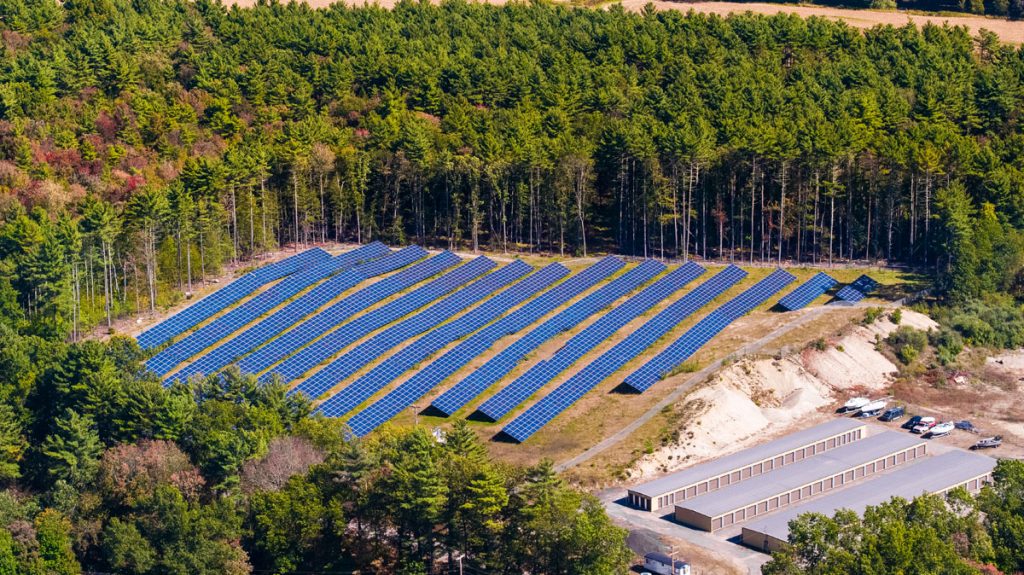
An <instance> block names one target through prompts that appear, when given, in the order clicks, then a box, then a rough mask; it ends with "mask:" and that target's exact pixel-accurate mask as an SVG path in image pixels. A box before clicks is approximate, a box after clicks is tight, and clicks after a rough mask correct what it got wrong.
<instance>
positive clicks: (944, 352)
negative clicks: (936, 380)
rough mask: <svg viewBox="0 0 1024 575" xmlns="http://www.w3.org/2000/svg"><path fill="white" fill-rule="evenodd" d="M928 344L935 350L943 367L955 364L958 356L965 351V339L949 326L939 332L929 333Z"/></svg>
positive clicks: (943, 327)
mask: <svg viewBox="0 0 1024 575" xmlns="http://www.w3.org/2000/svg"><path fill="white" fill-rule="evenodd" d="M928 343H930V344H931V345H932V347H934V348H935V353H936V355H937V356H938V358H939V362H941V363H942V365H949V364H951V363H953V362H955V361H956V358H957V356H959V355H960V352H961V351H963V350H964V338H962V337H960V334H959V333H957V332H955V331H953V329H952V328H949V327H947V326H941V327H940V328H939V329H937V330H932V331H930V332H928Z"/></svg>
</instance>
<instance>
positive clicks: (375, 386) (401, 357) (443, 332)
mask: <svg viewBox="0 0 1024 575" xmlns="http://www.w3.org/2000/svg"><path fill="white" fill-rule="evenodd" d="M568 273H569V270H567V269H566V268H565V267H564V266H562V265H559V264H551V265H549V266H546V267H544V268H543V269H541V270H540V271H538V272H537V273H535V274H533V275H531V276H529V277H527V278H526V279H524V280H523V281H521V282H519V283H516V284H514V285H511V286H509V287H508V289H506V290H504V291H502V292H501V293H499V294H498V295H496V296H494V297H492V298H490V299H488V300H487V301H485V302H483V303H482V304H481V305H479V306H478V307H476V308H474V309H472V310H470V311H469V312H467V313H466V314H465V315H463V316H461V317H459V318H458V319H455V320H453V321H451V322H449V323H447V324H445V325H442V326H440V327H438V328H437V329H435V330H433V331H431V332H429V333H427V334H426V335H424V336H423V337H421V338H419V339H418V340H416V341H415V342H413V343H412V344H409V345H408V346H406V347H404V348H403V349H401V350H400V351H399V352H398V353H397V354H395V355H393V356H391V357H389V358H388V359H387V360H386V361H384V362H382V363H380V364H378V365H377V366H376V367H374V368H373V369H372V370H370V371H369V372H368V373H366V374H365V375H363V376H362V377H360V378H359V379H357V380H356V381H354V382H353V383H352V384H350V385H348V386H347V387H345V388H344V389H342V390H341V391H340V392H338V393H336V394H334V395H333V396H332V397H330V398H328V399H327V400H326V401H325V402H323V403H322V404H320V406H319V407H318V408H317V411H319V412H320V413H323V414H324V415H326V416H328V417H340V416H342V415H344V414H346V413H348V412H349V411H351V410H352V409H353V408H354V407H356V406H357V405H359V404H360V403H362V402H364V401H366V400H367V399H369V398H370V397H371V396H372V395H373V394H374V393H376V392H377V391H379V390H380V389H382V388H383V387H384V386H386V385H388V384H389V383H391V382H392V381H394V380H395V378H397V377H398V376H400V375H401V374H403V373H405V372H406V371H408V370H409V369H411V368H412V367H414V366H415V365H416V364H417V363H419V362H421V361H423V360H425V359H427V358H428V357H430V356H431V355H433V354H434V353H436V352H438V351H440V350H441V349H443V348H444V347H445V346H447V345H448V344H450V343H452V342H454V341H457V340H459V339H461V338H463V337H465V336H467V335H469V334H471V333H473V332H474V331H476V330H478V329H480V328H481V327H483V326H485V325H487V324H488V323H490V322H492V321H494V320H495V319H497V318H498V317H500V316H502V315H504V314H505V313H507V312H508V310H509V309H511V308H513V307H515V306H517V305H519V304H520V303H523V302H524V301H527V300H529V299H530V298H532V297H534V296H535V295H536V294H537V293H538V292H540V291H541V290H544V289H546V288H547V287H548V286H550V285H551V284H553V283H554V282H556V281H558V280H560V279H562V278H563V277H565V276H566V275H567V274H568ZM506 285H507V282H506Z"/></svg>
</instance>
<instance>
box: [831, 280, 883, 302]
mask: <svg viewBox="0 0 1024 575" xmlns="http://www.w3.org/2000/svg"><path fill="white" fill-rule="evenodd" d="M876 289H878V282H876V281H875V280H873V279H871V278H870V277H868V276H866V275H862V276H860V277H859V278H857V279H855V280H853V283H852V284H850V285H848V286H846V287H844V288H843V289H841V290H839V292H838V293H836V299H839V300H843V301H849V302H858V301H860V300H862V299H864V296H866V295H868V294H870V293H871V292H873V291H875V290H876Z"/></svg>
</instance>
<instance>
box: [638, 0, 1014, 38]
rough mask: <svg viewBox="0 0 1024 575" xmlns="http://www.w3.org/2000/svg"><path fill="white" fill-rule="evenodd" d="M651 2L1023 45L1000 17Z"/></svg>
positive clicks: (674, 7)
mask: <svg viewBox="0 0 1024 575" xmlns="http://www.w3.org/2000/svg"><path fill="white" fill-rule="evenodd" d="M648 2H649V0H623V1H622V5H623V7H625V8H626V9H627V10H633V11H636V10H641V9H642V8H643V7H644V6H645V5H646V4H647V3H648ZM651 3H652V4H654V6H655V7H656V8H658V9H659V10H684V11H688V10H693V11H695V12H701V13H704V14H719V15H722V16H725V15H727V14H729V13H743V12H753V13H755V14H778V13H780V12H782V13H789V14H796V15H797V16H800V17H802V18H808V17H811V16H819V17H821V18H828V19H830V20H842V21H844V22H846V23H847V24H849V25H850V26H854V27H856V28H872V27H874V26H877V25H879V24H891V25H893V26H897V27H899V26H905V25H907V24H911V23H912V24H916V25H917V26H923V25H924V24H925V23H929V22H930V23H932V24H935V25H937V26H941V25H943V24H949V25H950V26H966V27H967V28H968V29H969V30H970V31H971V33H972V34H977V33H978V31H980V30H981V29H986V30H990V31H992V32H994V33H995V34H996V35H997V36H999V38H1000V39H1002V40H1003V41H1004V42H1008V43H1012V44H1021V43H1024V22H1011V21H1009V20H1005V19H1002V18H984V17H981V16H969V15H964V16H925V15H920V14H909V13H907V12H903V11H895V10H893V11H881V10H848V9H842V8H830V7H827V6H797V5H785V4H768V3H759V2H751V3H746V2H665V1H664V0H658V1H655V2H651Z"/></svg>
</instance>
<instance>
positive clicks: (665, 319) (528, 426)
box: [509, 265, 747, 441]
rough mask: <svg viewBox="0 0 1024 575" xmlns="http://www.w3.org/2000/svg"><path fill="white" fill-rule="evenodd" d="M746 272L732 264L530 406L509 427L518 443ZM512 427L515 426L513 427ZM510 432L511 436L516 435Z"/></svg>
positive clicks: (744, 275) (730, 285)
mask: <svg viewBox="0 0 1024 575" xmlns="http://www.w3.org/2000/svg"><path fill="white" fill-rule="evenodd" d="M746 275H747V272H745V271H743V270H741V269H740V268H738V267H736V266H733V265H730V266H728V267H727V268H725V269H724V270H722V271H721V272H719V273H718V274H716V275H715V276H714V277H712V278H711V279H709V280H708V281H706V282H704V283H702V284H701V285H699V286H697V287H696V288H695V289H694V290H693V291H691V292H689V293H687V294H686V295H684V296H683V297H681V298H679V299H678V300H676V301H675V302H673V303H672V304H671V305H670V306H668V307H666V308H665V309H663V310H661V311H660V312H659V313H658V314H657V315H656V316H654V317H653V318H652V319H650V320H649V321H647V323H645V324H644V325H642V326H641V327H640V329H638V330H636V331H634V332H633V333H631V334H629V336H627V337H626V339H624V340H622V341H620V342H619V343H617V344H615V347H613V348H611V349H610V350H608V351H606V352H605V353H603V354H602V355H601V356H600V357H598V358H597V359H595V360H594V361H592V362H590V364H588V365H587V366H586V367H584V368H583V369H582V370H580V371H579V372H577V373H576V374H575V375H573V376H572V377H571V378H569V379H568V380H567V381H566V382H564V383H563V384H561V385H560V386H558V387H557V388H555V390H554V391H552V392H551V393H549V394H548V395H547V396H545V397H544V398H542V399H541V400H540V401H538V402H537V403H535V404H534V405H533V406H531V407H530V408H529V409H528V410H526V411H525V412H523V413H522V414H521V415H520V416H519V417H517V418H516V419H515V420H513V422H512V423H511V424H509V428H510V429H511V433H514V434H515V435H514V437H516V438H519V439H518V441H525V440H526V438H528V437H529V436H530V435H532V434H533V433H536V431H537V430H538V429H540V428H541V427H543V426H544V425H546V424H547V423H548V422H549V421H551V420H552V419H554V418H555V417H556V416H557V415H558V414H559V413H561V412H562V411H564V410H565V409H566V408H568V407H569V406H570V405H572V404H573V403H575V402H576V401H578V400H579V399H580V398H581V397H583V396H584V395H586V394H587V392H589V391H590V390H592V389H594V388H595V387H597V386H598V385H600V384H601V382H603V381H605V380H606V379H608V378H609V377H611V376H612V375H613V374H614V373H615V372H617V371H618V370H620V369H622V368H623V367H624V366H625V365H626V364H627V363H629V362H630V361H632V360H633V358H635V357H637V356H639V355H640V354H641V353H642V352H643V351H644V350H645V349H647V348H648V347H650V346H652V345H654V343H655V342H657V341H658V340H659V339H661V338H662V337H663V336H664V335H665V334H667V333H668V332H669V331H671V330H672V328H673V327H675V326H676V325H677V324H679V322H681V321H683V320H685V319H686V318H687V317H689V316H691V315H693V314H694V313H696V312H697V311H698V310H699V309H700V308H702V307H704V306H705V305H707V304H708V303H709V302H710V301H711V300H713V299H715V298H716V297H718V296H719V295H721V294H722V293H724V292H725V291H726V290H728V289H729V288H731V287H732V286H733V285H735V284H736V283H737V282H739V281H740V280H742V279H743V278H744V277H746ZM513 424H514V425H515V427H514V428H513V427H512V426H513ZM511 433H509V435H510V437H512V436H513V435H512V434H511Z"/></svg>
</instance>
